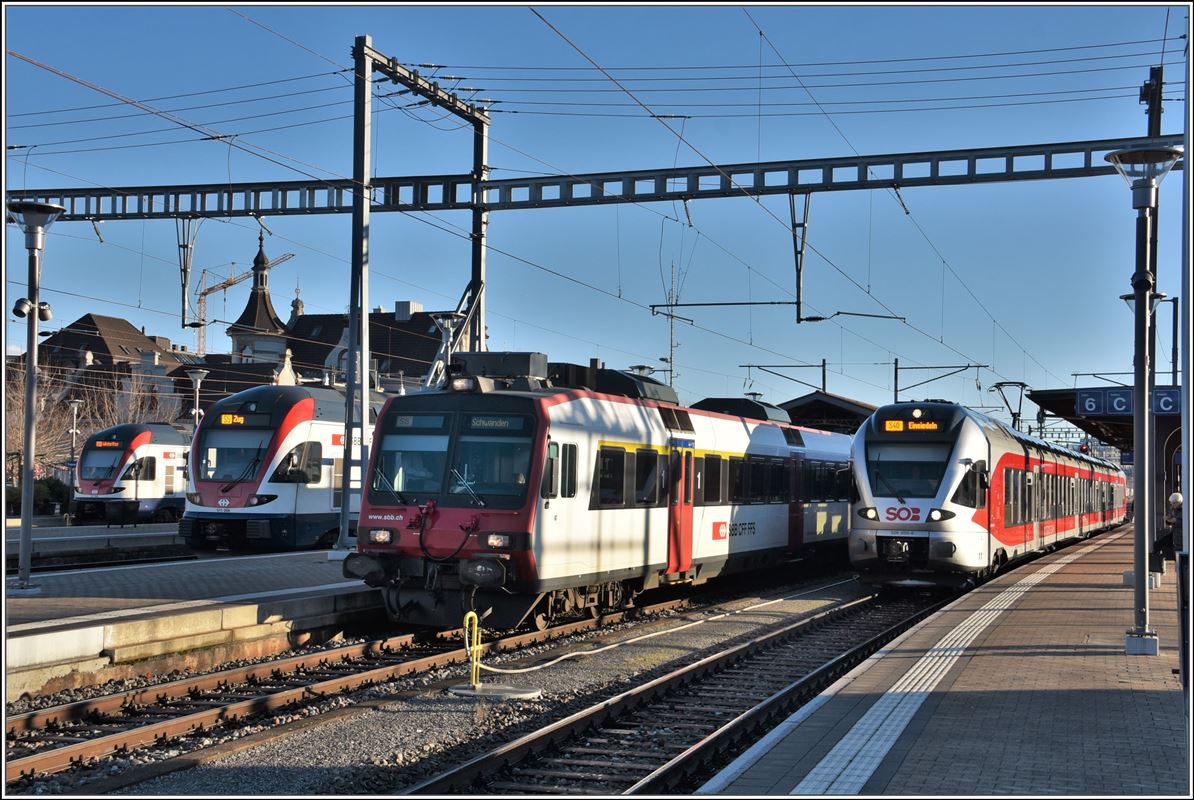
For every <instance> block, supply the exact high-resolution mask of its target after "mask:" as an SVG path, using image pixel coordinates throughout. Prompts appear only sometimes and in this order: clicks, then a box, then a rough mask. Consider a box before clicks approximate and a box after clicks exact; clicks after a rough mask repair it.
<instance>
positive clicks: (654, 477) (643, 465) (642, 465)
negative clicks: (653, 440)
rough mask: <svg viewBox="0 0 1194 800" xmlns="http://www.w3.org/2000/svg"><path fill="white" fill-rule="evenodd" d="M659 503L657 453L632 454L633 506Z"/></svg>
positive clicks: (648, 451)
mask: <svg viewBox="0 0 1194 800" xmlns="http://www.w3.org/2000/svg"><path fill="white" fill-rule="evenodd" d="M658 502H659V453H656V452H655V451H654V450H639V451H637V452H636V453H635V454H634V504H635V505H639V506H653V505H655V504H656V503H658Z"/></svg>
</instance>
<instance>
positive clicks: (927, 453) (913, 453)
mask: <svg viewBox="0 0 1194 800" xmlns="http://www.w3.org/2000/svg"><path fill="white" fill-rule="evenodd" d="M950 448H951V445H949V444H940V443H935V442H924V443H916V444H904V443H882V444H879V443H870V444H868V445H867V451H866V460H867V472H869V473H870V476H871V491H872V492H873V493H874V494H875V496H876V497H904V498H909V497H920V498H930V497H936V496H937V490H938V488H939V487H940V484H941V479H942V478H943V477H944V475H945V468H946V467H947V466H948V463H949V452H950Z"/></svg>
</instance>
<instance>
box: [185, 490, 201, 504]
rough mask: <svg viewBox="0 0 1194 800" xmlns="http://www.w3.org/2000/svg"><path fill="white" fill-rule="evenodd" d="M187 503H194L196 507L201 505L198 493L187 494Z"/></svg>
mask: <svg viewBox="0 0 1194 800" xmlns="http://www.w3.org/2000/svg"><path fill="white" fill-rule="evenodd" d="M187 502H188V503H194V504H195V505H197V506H201V505H203V498H202V497H201V496H200V495H199V493H198V492H187Z"/></svg>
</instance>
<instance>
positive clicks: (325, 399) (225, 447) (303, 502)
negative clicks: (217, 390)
mask: <svg viewBox="0 0 1194 800" xmlns="http://www.w3.org/2000/svg"><path fill="white" fill-rule="evenodd" d="M367 432H368V433H369V434H371V433H372V427H371V426H367ZM352 455H353V456H354V457H358V458H359V455H360V443H359V442H353V443H352ZM344 463H345V461H344V395H343V393H341V392H338V391H335V390H332V389H327V388H322V387H306V386H260V387H255V388H253V389H248V390H246V391H243V392H238V393H237V394H235V395H232V396H230V397H226V398H224V399H223V400H221V401H220V402H219V403H217V404H216V405H215V406H213V407H212V409H211V410H210V411H209V412H208V413H207V414H206V415H205V416H204V418H203V421H202V422H201V423H200V425H199V431H198V433H197V434H196V436H195V441H194V444H193V448H192V454H191V469H190V481H189V484H188V491H187V503H186V513H185V515H184V517H183V520H182V524H181V527H180V531H181V533H182V535H184V536H185V537H187V540H188V542H189V543H190V544H191V546H192V547H196V548H212V547H215V546H218V545H221V544H224V545H228V546H232V547H253V548H258V549H271V550H294V549H302V548H308V547H313V546H319V545H330V544H331V543H332V542H334V541H335V538H336V536H337V534H338V532H339V523H340V506H341V502H342V498H343V472H344ZM349 478H350V486H352V487H359V485H360V474H359V470H354V471H353V473H352V474H351V475H350V476H349ZM349 502H350V505H349V514H350V520H351V523H352V526H353V527H355V524H356V517H357V512H358V511H359V504H360V500H359V492H352V493H351V494H350V501H349Z"/></svg>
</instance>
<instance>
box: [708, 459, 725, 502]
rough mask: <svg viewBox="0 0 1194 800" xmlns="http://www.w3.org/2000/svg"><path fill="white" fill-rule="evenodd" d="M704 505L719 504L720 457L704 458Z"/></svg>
mask: <svg viewBox="0 0 1194 800" xmlns="http://www.w3.org/2000/svg"><path fill="white" fill-rule="evenodd" d="M704 477H705V505H707V506H715V505H717V504H719V503H720V502H721V456H705V468H704Z"/></svg>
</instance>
